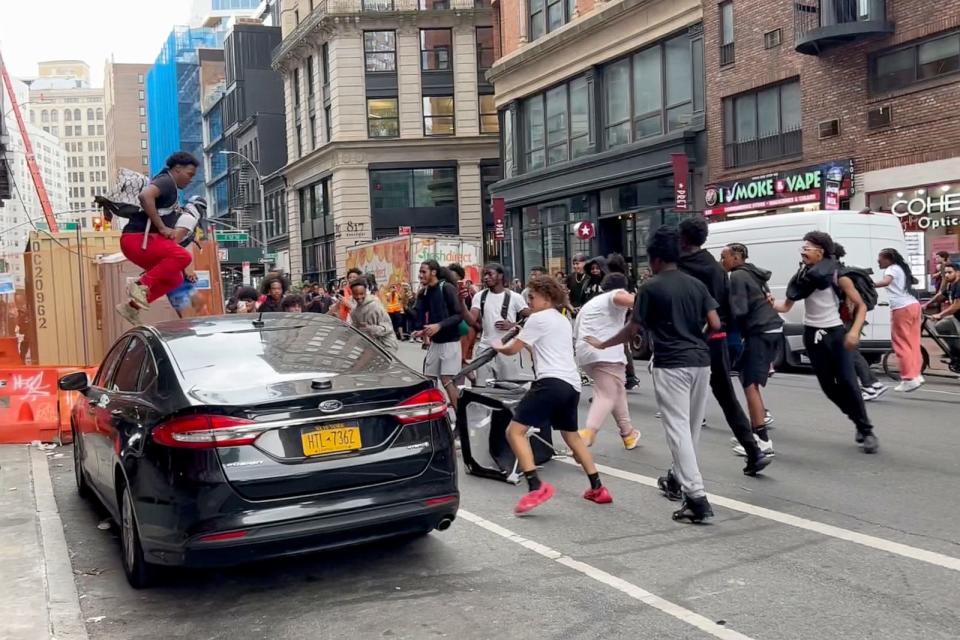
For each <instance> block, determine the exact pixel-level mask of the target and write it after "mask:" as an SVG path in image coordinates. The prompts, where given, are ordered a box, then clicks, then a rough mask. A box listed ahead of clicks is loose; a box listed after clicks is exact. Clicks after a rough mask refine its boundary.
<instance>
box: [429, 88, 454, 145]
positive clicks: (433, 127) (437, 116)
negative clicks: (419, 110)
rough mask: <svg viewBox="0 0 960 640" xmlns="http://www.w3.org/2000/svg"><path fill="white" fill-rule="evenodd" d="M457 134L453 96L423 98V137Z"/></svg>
mask: <svg viewBox="0 0 960 640" xmlns="http://www.w3.org/2000/svg"><path fill="white" fill-rule="evenodd" d="M454 133H455V125H454V112H453V96H433V97H426V96H425V97H424V98H423V135H425V136H452V135H453V134H454Z"/></svg>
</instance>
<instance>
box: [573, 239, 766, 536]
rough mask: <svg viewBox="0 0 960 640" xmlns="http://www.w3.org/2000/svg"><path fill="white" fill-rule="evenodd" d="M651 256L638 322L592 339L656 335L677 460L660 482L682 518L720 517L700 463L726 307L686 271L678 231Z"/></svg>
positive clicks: (656, 370) (601, 344) (657, 380)
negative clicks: (713, 345)
mask: <svg viewBox="0 0 960 640" xmlns="http://www.w3.org/2000/svg"><path fill="white" fill-rule="evenodd" d="M647 256H648V258H649V259H650V268H651V269H652V270H653V274H654V275H653V277H652V278H650V279H649V280H647V281H646V282H644V284H643V285H641V287H640V290H639V291H638V292H637V300H636V305H635V307H634V311H633V321H632V322H631V323H630V324H628V325H627V326H626V327H624V328H623V329H622V330H621V331H620V332H619V333H618V334H617V335H615V336H613V337H611V338H608V339H607V340H603V341H601V340H598V339H596V337H593V336H591V337H588V338H585V340H586V342H589V343H590V344H591V345H593V346H594V347H595V348H597V349H606V348H608V347H612V346H614V345H618V344H622V343H623V342H625V341H627V340H629V339H631V338H632V337H633V335H634V334H635V333H636V331H637V327H638V325H642V326H643V327H644V328H645V329H646V330H647V332H648V334H649V335H651V336H652V338H653V390H654V394H655V396H656V398H657V406H658V407H659V409H660V414H661V420H662V423H663V428H664V431H665V432H666V436H667V445H668V446H669V447H670V454H671V456H672V458H673V465H672V467H671V469H670V470H669V471H668V472H667V474H666V475H665V476H661V477H660V478H659V479H658V480H657V485H658V486H659V487H660V490H661V491H662V492H663V494H664V495H665V496H666V497H667V498H668V499H670V500H681V499H682V500H683V503H682V504H681V506H680V509H678V510H677V511H675V512H674V513H673V519H674V520H680V519H683V518H686V519H688V520H690V521H691V522H701V521H703V520H704V519H706V518H710V517H713V510H712V509H711V507H710V502H709V501H708V500H707V494H706V490H705V489H704V485H703V476H702V475H701V473H700V465H699V462H698V461H697V447H698V444H699V440H700V428H701V426H702V424H703V416H704V414H705V412H706V407H707V394H708V389H709V384H710V349H709V348H708V347H707V340H706V336H704V333H703V327H704V325H706V326H707V327H708V329H709V332H710V333H718V332H720V330H721V328H722V325H721V322H720V316H719V314H718V313H717V308H718V307H719V306H720V305H719V304H718V303H717V301H716V300H714V299H713V298H712V297H711V296H710V292H709V291H708V290H707V288H706V287H705V286H704V285H703V283H702V282H700V281H699V280H697V279H696V278H693V277H691V276H689V275H687V274H686V273H683V272H682V271H680V269H679V268H678V262H679V261H680V234H679V232H678V231H677V229H676V228H675V227H668V226H662V227H660V228H659V229H657V231H656V232H655V233H654V234H653V236H652V237H651V239H650V243H649V244H648V245H647ZM751 441H752V438H751ZM754 446H756V444H755V443H754Z"/></svg>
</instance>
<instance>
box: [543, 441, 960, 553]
mask: <svg viewBox="0 0 960 640" xmlns="http://www.w3.org/2000/svg"><path fill="white" fill-rule="evenodd" d="M555 460H558V461H560V462H565V463H567V464H570V465H573V466H575V467H579V466H580V465H579V464H577V463H576V462H575V461H574V460H573V459H572V458H555ZM597 470H598V471H600V472H601V473H603V474H605V475H608V476H613V477H614V478H620V479H621V480H628V481H630V482H635V483H637V484H642V485H644V486H647V487H653V488H657V480H656V478H651V477H649V476H642V475H640V474H638V473H633V472H631V471H624V470H623V469H617V468H616V467H609V466H607V465H603V464H597ZM709 497H710V504H712V505H718V506H721V507H726V508H727V509H732V510H734V511H739V512H741V513H747V514H750V515H752V516H757V517H758V518H765V519H767V520H773V521H774V522H779V523H780V524H785V525H788V526H791V527H796V528H797V529H805V530H807V531H813V532H815V533H819V534H822V535H825V536H830V537H831V538H837V539H838V540H846V541H847V542H853V543H855V544H859V545H863V546H865V547H870V548H871V549H877V550H879V551H886V552H888V553H893V554H896V555H898V556H903V557H904V558H910V559H912V560H919V561H921V562H927V563H929V564H932V565H935V566H938V567H942V568H944V569H950V570H952V571H960V558H954V557H953V556H948V555H945V554H942V553H937V552H935V551H927V550H926V549H920V548H917V547H911V546H910V545H906V544H902V543H900V542H893V541H891V540H885V539H883V538H878V537H876V536H870V535H867V534H864V533H857V532H856V531H850V530H849V529H843V528H841V527H835V526H833V525H830V524H824V523H822V522H817V521H816V520H809V519H807V518H801V517H799V516H794V515H790V514H789V513H782V512H780V511H774V510H773V509H767V508H764V507H758V506H756V505H752V504H749V503H747V502H741V501H740V500H734V499H733V498H724V497H723V496H719V495H717V494H715V493H710V494H709Z"/></svg>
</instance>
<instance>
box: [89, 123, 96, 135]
mask: <svg viewBox="0 0 960 640" xmlns="http://www.w3.org/2000/svg"><path fill="white" fill-rule="evenodd" d="M87 135H88V136H95V135H97V125H95V124H88V125H87Z"/></svg>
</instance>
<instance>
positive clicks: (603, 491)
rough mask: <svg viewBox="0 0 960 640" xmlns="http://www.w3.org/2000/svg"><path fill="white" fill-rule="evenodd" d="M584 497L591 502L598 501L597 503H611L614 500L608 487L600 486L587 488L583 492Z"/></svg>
mask: <svg viewBox="0 0 960 640" xmlns="http://www.w3.org/2000/svg"><path fill="white" fill-rule="evenodd" d="M583 499H584V500H589V501H590V502H596V503H597V504H610V503H611V502H613V496H611V495H610V492H609V491H607V488H606V487H600V488H599V489H587V490H586V491H584V492H583Z"/></svg>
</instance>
